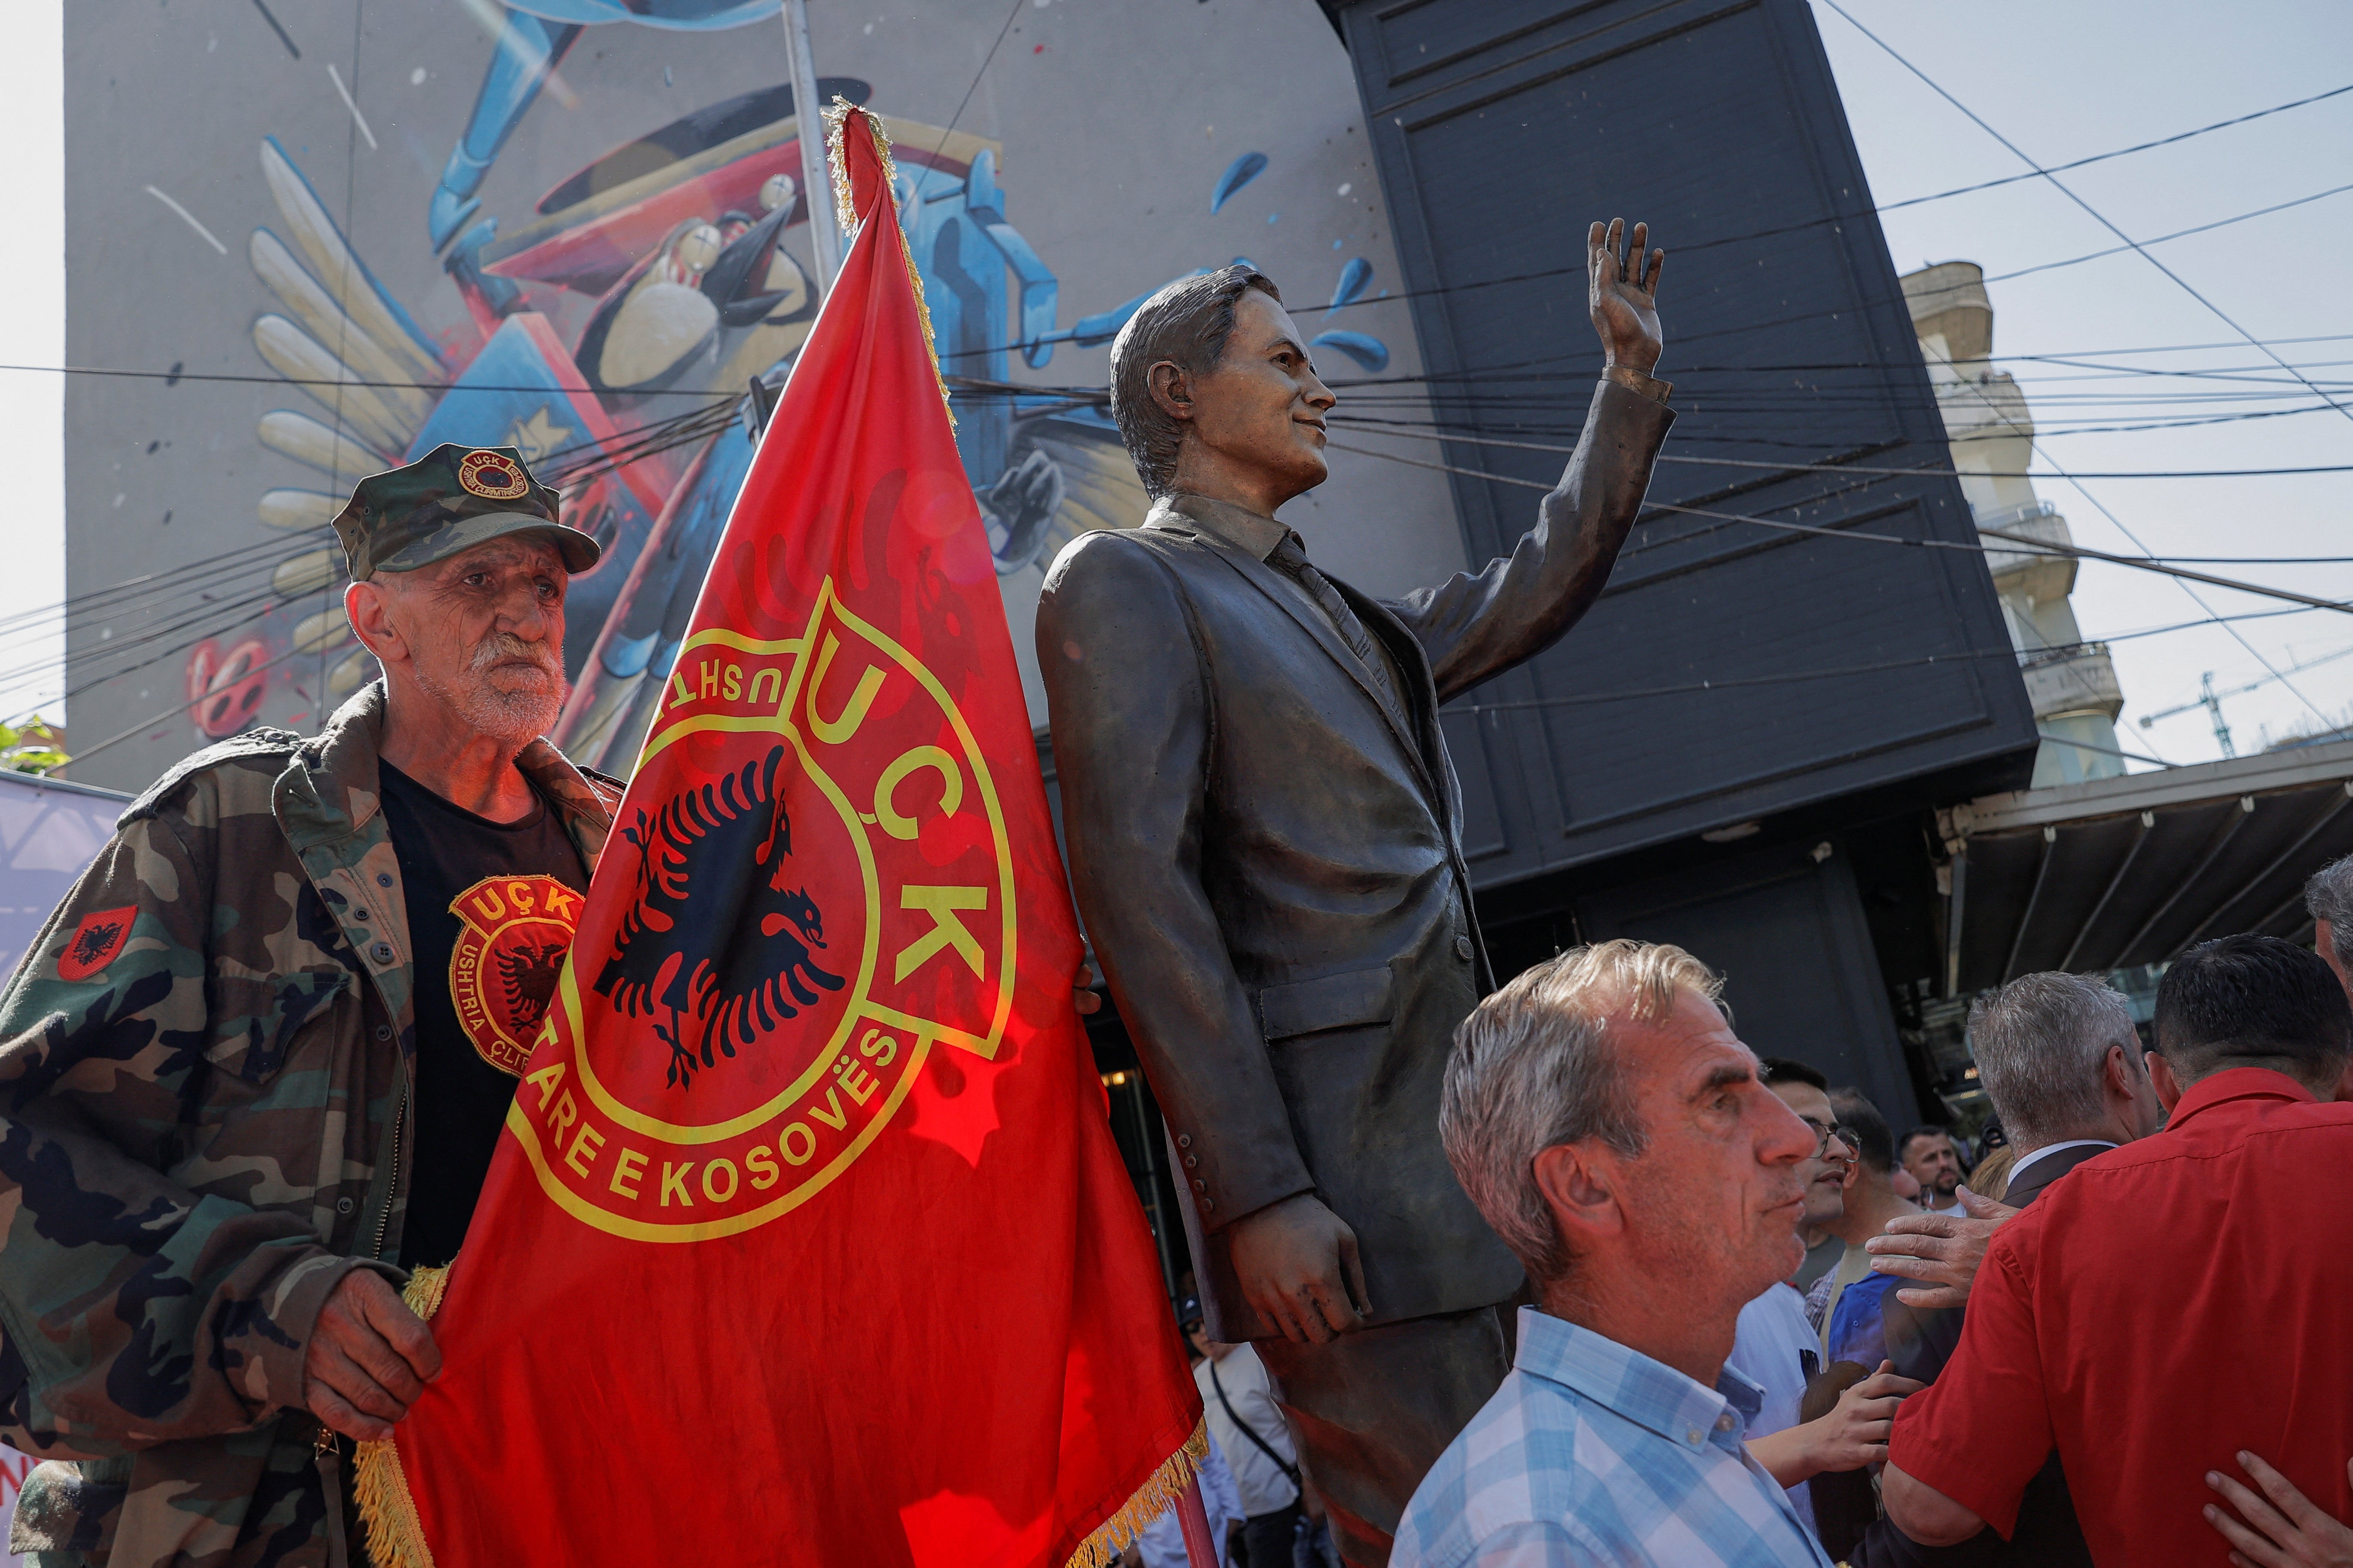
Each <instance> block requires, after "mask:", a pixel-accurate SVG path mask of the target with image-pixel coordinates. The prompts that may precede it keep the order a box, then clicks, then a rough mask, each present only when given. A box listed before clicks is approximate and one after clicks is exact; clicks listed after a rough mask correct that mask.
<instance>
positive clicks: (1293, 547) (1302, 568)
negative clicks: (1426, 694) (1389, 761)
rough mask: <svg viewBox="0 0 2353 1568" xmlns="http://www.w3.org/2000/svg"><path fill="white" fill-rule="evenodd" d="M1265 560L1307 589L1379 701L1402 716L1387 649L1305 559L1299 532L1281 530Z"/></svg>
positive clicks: (1308, 594)
mask: <svg viewBox="0 0 2353 1568" xmlns="http://www.w3.org/2000/svg"><path fill="white" fill-rule="evenodd" d="M1266 563H1267V564H1268V565H1270V566H1271V567H1273V568H1274V569H1275V570H1276V571H1278V572H1280V573H1282V574H1283V575H1284V576H1286V577H1288V578H1290V579H1291V580H1292V581H1293V582H1294V583H1296V584H1299V585H1300V586H1301V587H1302V588H1303V589H1305V590H1306V591H1307V596H1308V597H1309V598H1311V599H1313V600H1314V601H1315V605H1316V607H1317V608H1319V609H1321V610H1322V611H1323V612H1324V617H1325V618H1326V619H1327V620H1329V621H1330V622H1331V623H1332V629H1333V630H1335V631H1336V632H1338V633H1339V634H1340V640H1341V641H1342V642H1344V643H1346V644H1347V645H1348V649H1349V651H1350V652H1351V653H1354V654H1355V655H1356V662H1357V663H1359V664H1361V665H1363V666H1364V667H1365V671H1366V674H1367V675H1369V676H1370V677H1371V678H1372V682H1373V687H1374V689H1376V690H1377V691H1378V692H1379V693H1380V699H1381V701H1382V702H1383V703H1385V704H1387V705H1388V710H1389V711H1390V712H1391V713H1393V714H1395V715H1397V716H1398V718H1399V719H1403V717H1404V716H1405V703H1404V700H1402V698H1401V696H1400V694H1399V693H1398V689H1397V683H1396V681H1395V680H1394V679H1391V675H1390V667H1389V661H1388V656H1387V651H1386V650H1385V649H1383V648H1382V647H1379V646H1378V645H1377V643H1375V642H1374V640H1373V634H1372V633H1371V632H1369V631H1367V630H1366V628H1365V623H1364V622H1362V621H1360V620H1358V619H1357V618H1356V611H1354V610H1352V609H1350V608H1349V607H1348V601H1347V600H1346V598H1345V597H1344V596H1342V595H1341V593H1340V590H1339V589H1337V588H1335V587H1334V586H1332V579H1330V578H1329V577H1326V576H1325V575H1324V574H1323V573H1321V572H1318V571H1317V570H1315V568H1314V565H1313V564H1312V563H1310V562H1309V561H1308V559H1307V552H1306V551H1305V550H1303V549H1302V548H1301V547H1300V543H1299V535H1297V534H1296V533H1289V534H1285V535H1284V536H1283V540H1282V543H1280V544H1278V545H1276V546H1275V547H1274V553H1273V554H1271V555H1270V556H1268V557H1267V558H1266Z"/></svg>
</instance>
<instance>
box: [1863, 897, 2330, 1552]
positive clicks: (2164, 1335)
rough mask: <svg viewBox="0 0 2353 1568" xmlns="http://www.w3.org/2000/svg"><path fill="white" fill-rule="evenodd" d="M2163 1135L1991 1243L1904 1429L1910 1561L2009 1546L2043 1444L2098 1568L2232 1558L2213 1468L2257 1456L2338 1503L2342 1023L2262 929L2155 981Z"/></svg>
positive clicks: (1894, 1493) (2076, 1182)
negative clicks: (2210, 1521) (2212, 1511)
mask: <svg viewBox="0 0 2353 1568" xmlns="http://www.w3.org/2000/svg"><path fill="white" fill-rule="evenodd" d="M2157 1047H2158V1048H2157V1049H2156V1050H2155V1051H2153V1052H2151V1053H2150V1054H2149V1057H2148V1065H2149V1071H2150V1076H2151V1078H2152V1079H2154V1080H2155V1082H2156V1086H2157V1092H2158V1098H2159V1099H2160V1100H2163V1101H2164V1103H2165V1107H2166V1110H2168V1112H2169V1113H2170V1116H2171V1119H2172V1120H2171V1121H2170V1123H2169V1124H2168V1126H2167V1128H2166V1130H2165V1131H2162V1132H2160V1133H2158V1134H2157V1135H2156V1136H2155V1137H2151V1138H2144V1139H2142V1140H2140V1141H2139V1142H2135V1143H2129V1144H2126V1145H2125V1146H2124V1147H2122V1148H2119V1149H2113V1150H2110V1151H2109V1152H2106V1153H2105V1154H2102V1155H2100V1156H2098V1157H2097V1158H2096V1159H2093V1160H2090V1161H2087V1162H2085V1163H2084V1164H2082V1165H2079V1166H2077V1167H2076V1168H2075V1171H2074V1173H2073V1175H2072V1176H2071V1177H2070V1178H2069V1179H2068V1180H2067V1181H2065V1182H2063V1183H2062V1184H2058V1185H2056V1186H2054V1187H2052V1189H2051V1190H2050V1191H2049V1192H2046V1193H2045V1194H2042V1198H2041V1199H2040V1200H2039V1201H2037V1202H2036V1203H2035V1204H2034V1205H2032V1206H2031V1207H2029V1208H2028V1209H2027V1210H2026V1211H2025V1212H2024V1213H2022V1214H2021V1215H2019V1216H2018V1217H2017V1218H2016V1219H2014V1220H2011V1221H2010V1222H2009V1223H2008V1224H2006V1225H2005V1226H2002V1228H2001V1230H2000V1233H1999V1234H1998V1235H1997V1236H1996V1237H1995V1238H1994V1242H1993V1246H1992V1247H1991V1248H1990V1249H1989V1251H1988V1253H1987V1255H1986V1261H1985V1266H1984V1268H1982V1270H1980V1272H1979V1273H1978V1278H1977V1282H1976V1285H1975V1287H1974V1289H1972V1291H1971V1293H1970V1296H1969V1312H1968V1324H1967V1326H1966V1327H1965V1328H1964V1329H1963V1331H1962V1333H1961V1342H1960V1347H1959V1349H1958V1350H1957V1351H1956V1352H1954V1356H1953V1360H1952V1363H1951V1364H1950V1365H1949V1366H1948V1367H1947V1369H1946V1372H1945V1374H1944V1376H1943V1377H1941V1378H1939V1379H1938V1380H1937V1381H1936V1384H1935V1385H1934V1386H1932V1387H1931V1388H1930V1389H1928V1391H1927V1392H1926V1393H1925V1394H1915V1395H1913V1396H1912V1397H1911V1398H1910V1399H1908V1400H1906V1401H1905V1404H1904V1407H1903V1409H1902V1410H1901V1411H1900V1412H1899V1413H1898V1415H1897V1416H1896V1421H1895V1429H1894V1435H1893V1438H1892V1440H1891V1443H1890V1446H1889V1449H1888V1464H1887V1469H1886V1473H1885V1475H1884V1477H1883V1498H1884V1500H1885V1502H1886V1506H1887V1513H1888V1517H1889V1518H1890V1519H1892V1520H1893V1521H1894V1522H1895V1524H1896V1525H1897V1527H1898V1528H1900V1529H1901V1530H1903V1531H1904V1532H1905V1534H1907V1535H1909V1536H1911V1537H1912V1538H1913V1539H1914V1540H1915V1541H1918V1542H1922V1543H1924V1544H1930V1545H1946V1544H1951V1543H1954V1542H1961V1541H1966V1540H1968V1538H1969V1537H1970V1536H1972V1535H1974V1534H1976V1533H1977V1532H1978V1531H1979V1530H1980V1529H1982V1528H1983V1527H1984V1526H1985V1525H1987V1524H1989V1523H1990V1524H1991V1525H1992V1526H1993V1527H1994V1529H1995V1530H1997V1531H2000V1533H2001V1534H2002V1535H2003V1536H2005V1537H2007V1536H2008V1535H2009V1533H2010V1527H2011V1524H2012V1522H2013V1521H2014V1520H2015V1519H2016V1517H2017V1512H2018V1504H2019V1498H2020V1494H2021V1492H2022V1491H2023V1490H2024V1489H2025V1487H2026V1483H2027V1481H2028V1480H2029V1479H2031V1478H2032V1477H2033V1475H2034V1473H2035V1471H2036V1470H2037V1469H2039V1468H2041V1467H2042V1462H2043V1458H2044V1457H2045V1456H2046V1455H2047V1454H2049V1453H2050V1451H2051V1450H2052V1448H2053V1447H2055V1448H2057V1450H2058V1452H2059V1458H2060V1462H2061V1464H2062V1465H2063V1467H2064V1468H2065V1470H2066V1473H2067V1485H2068V1489H2069V1490H2070V1491H2071V1492H2072V1493H2073V1497H2074V1500H2075V1510H2076V1513H2077V1515H2078V1517H2079V1518H2080V1519H2081V1521H2082V1522H2083V1526H2084V1540H2085V1542H2087V1543H2088V1544H2089V1545H2090V1547H2091V1549H2092V1556H2093V1559H2094V1561H2095V1562H2097V1563H2103V1564H2106V1563H2117V1564H2127V1565H2130V1568H2151V1565H2158V1564H2166V1563H2197V1564H2200V1568H2211V1564H2213V1563H2217V1562H2218V1561H2220V1559H2221V1552H2220V1551H2219V1550H2218V1547H2219V1546H2220V1544H2221V1543H2220V1542H2217V1541H2216V1540H2215V1538H2214V1534H2213V1531H2211V1529H2209V1528H2207V1526H2206V1521H2205V1520H2204V1518H2203V1517H2202V1516H2201V1514H2200V1508H2201V1506H2202V1505H2203V1504H2204V1503H2205V1502H2207V1501H2208V1500H2210V1498H2211V1492H2210V1491H2209V1490H2208V1489H2207V1486H2206V1482H2205V1477H2206V1475H2207V1473H2208V1472H2209V1471H2210V1470H2219V1471H2221V1472H2223V1473H2225V1474H2234V1473H2235V1471H2236V1463H2235V1459H2234V1456H2235V1455H2236V1454H2237V1453H2238V1452H2239V1451H2240V1450H2242V1449H2247V1450H2252V1451H2253V1452H2254V1453H2256V1454H2259V1455H2262V1456H2263V1457H2265V1458H2269V1459H2270V1460H2272V1462H2273V1463H2274V1464H2275V1465H2277V1466H2278V1467H2279V1468H2280V1469H2281V1470H2282V1471H2283V1472H2284V1473H2285V1474H2286V1476H2287V1477H2288V1479H2290V1480H2292V1481H2293V1482H2294V1483H2295V1485H2296V1486H2297V1487H2298V1488H2300V1489H2303V1491H2304V1492H2305V1494H2306V1496H2307V1497H2309V1498H2310V1499H2311V1500H2313V1501H2314V1502H2315V1503H2316V1504H2318V1505H2319V1506H2320V1507H2321V1508H2322V1509H2324V1510H2327V1512H2329V1513H2330V1514H2332V1515H2334V1516H2336V1517H2337V1518H2343V1517H2345V1516H2346V1515H2347V1514H2348V1512H2353V1479H2348V1474H2347V1471H2346V1468H2345V1459H2346V1457H2347V1456H2348V1455H2353V1394H2348V1391H2353V1333H2348V1332H2347V1331H2346V1325H2347V1322H2348V1317H2347V1307H2346V1302H2347V1300H2348V1297H2353V1205H2348V1204H2347V1203H2346V1202H2345V1197H2344V1190H2345V1173H2347V1172H2348V1170H2353V1104H2336V1103H2325V1101H2328V1100H2332V1099H2333V1098H2334V1097H2335V1096H2336V1095H2337V1093H2338V1092H2339V1089H2340V1086H2341V1085H2343V1084H2345V1083H2346V1081H2347V1080H2348V1077H2353V1074H2348V1059H2353V1007H2348V1004H2347V1001H2346V995H2345V992H2344V990H2343V989H2342V988H2341V987H2340V986H2339V985H2338V984H2337V979H2336V976H2335V975H2333V974H2332V973H2330V972H2329V970H2328V967H2327V965H2326V964H2324V963H2322V962H2321V961H2320V959H2319V958H2318V957H2316V955H2315V954H2313V953H2312V952H2309V951H2307V950H2306V949H2304V948H2300V947H2296V946H2295V945H2294V944H2292V943H2289V942H2281V941H2278V940H2276V939H2275V938H2272V937H2263V936H2232V937H2224V938H2222V939H2221V941H2219V942H2207V943H2205V944H2203V945H2202V946H2199V947H2195V948H2192V949H2191V950H2190V951H2189V952H2188V953H2187V954H2185V955H2184V956H2183V957H2182V958H2181V959H2180V960H2179V962H2177V963H2175V964H2174V965H2173V967H2172V968H2171V969H2169V970H2168V971H2167V972H2166V975H2165V979H2164V981H2163V983H2162V984H2160V985H2159V986H2158V997H2157Z"/></svg>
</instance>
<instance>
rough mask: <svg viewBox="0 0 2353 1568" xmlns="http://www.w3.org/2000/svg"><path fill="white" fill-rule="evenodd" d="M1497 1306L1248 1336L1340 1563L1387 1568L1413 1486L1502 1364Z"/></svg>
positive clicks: (1489, 1390)
mask: <svg viewBox="0 0 2353 1568" xmlns="http://www.w3.org/2000/svg"><path fill="white" fill-rule="evenodd" d="M1505 1310H1508V1309H1505V1308H1499V1307H1482V1308H1480V1309H1478V1310H1475V1311H1470V1312H1456V1313H1452V1314H1450V1315H1448V1316H1445V1317H1437V1318H1409V1319H1407V1320H1406V1321H1404V1322H1401V1323H1385V1324H1383V1325H1381V1326H1380V1327H1378V1328H1373V1329H1365V1330H1362V1331H1359V1332H1356V1333H1353V1334H1344V1335H1342V1336H1341V1337H1340V1338H1339V1339H1337V1340H1335V1341H1334V1342H1332V1343H1330V1344H1328V1345H1312V1344H1309V1345H1299V1344H1293V1343H1292V1342H1290V1341H1288V1340H1258V1341H1255V1342H1254V1343H1255V1345H1256V1346H1257V1349H1258V1353H1259V1359H1260V1360H1261V1361H1263V1362H1264V1363H1266V1370H1267V1372H1268V1373H1269V1374H1270V1375H1271V1377H1272V1379H1273V1383H1274V1396H1275V1400H1276V1403H1278V1404H1280V1405H1282V1413H1283V1415H1284V1416H1285V1417H1287V1418H1288V1419H1289V1421H1290V1423H1291V1430H1292V1433H1293V1436H1295V1437H1296V1438H1297V1439H1298V1441H1299V1445H1300V1454H1299V1457H1300V1460H1301V1462H1302V1464H1303V1466H1304V1468H1306V1471H1307V1474H1308V1478H1309V1480H1310V1481H1311V1483H1312V1484H1313V1485H1314V1488H1315V1489H1316V1490H1317V1491H1319V1492H1321V1493H1322V1494H1323V1497H1324V1504H1325V1506H1326V1507H1328V1508H1329V1509H1330V1510H1331V1515H1332V1538H1333V1540H1334V1541H1335V1542H1337V1543H1338V1544H1339V1548H1340V1555H1341V1557H1342V1558H1344V1559H1345V1560H1346V1562H1347V1563H1348V1564H1349V1568H1386V1565H1387V1563H1388V1560H1389V1540H1390V1537H1391V1536H1392V1535H1393V1534H1394V1533H1395V1532H1396V1531H1397V1527H1398V1520H1399V1519H1400V1518H1402V1517H1403V1516H1404V1513H1405V1505H1406V1502H1407V1500H1409V1499H1410V1498H1411V1497H1412V1496H1413V1489H1414V1488H1415V1487H1417V1486H1419V1485H1420V1484H1421V1478H1422V1477H1423V1476H1424V1475H1426V1474H1428V1473H1429V1471H1430V1466H1431V1465H1433V1464H1435V1463H1437V1462H1438V1456H1439V1455H1440V1454H1441V1453H1443V1452H1444V1451H1445V1448H1446V1445H1447V1444H1449V1443H1451V1442H1452V1441H1453V1440H1454V1435H1455V1434H1456V1433H1458V1432H1460V1431H1461V1430H1462V1428H1463V1427H1464V1426H1467V1425H1468V1424H1469V1423H1470V1420H1471V1417H1472V1416H1473V1415H1477V1414H1478V1413H1479V1407H1480V1406H1481V1405H1484V1404H1486V1403H1487V1398H1488V1396H1489V1395H1490V1394H1493V1393H1494V1392H1495V1389H1496V1387H1497V1386H1498V1385H1499V1384H1502V1382H1503V1381H1504V1373H1507V1372H1509V1371H1510V1370H1511V1353H1510V1350H1509V1347H1508V1345H1507V1343H1506V1341H1505V1339H1504V1323H1503V1317H1502V1314H1503V1313H1504V1311H1505Z"/></svg>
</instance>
